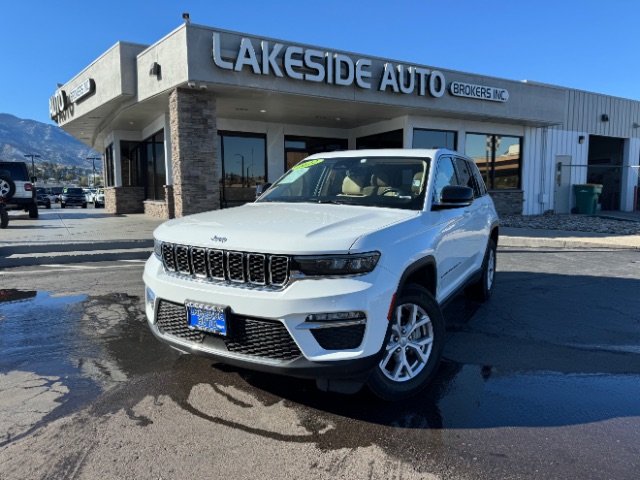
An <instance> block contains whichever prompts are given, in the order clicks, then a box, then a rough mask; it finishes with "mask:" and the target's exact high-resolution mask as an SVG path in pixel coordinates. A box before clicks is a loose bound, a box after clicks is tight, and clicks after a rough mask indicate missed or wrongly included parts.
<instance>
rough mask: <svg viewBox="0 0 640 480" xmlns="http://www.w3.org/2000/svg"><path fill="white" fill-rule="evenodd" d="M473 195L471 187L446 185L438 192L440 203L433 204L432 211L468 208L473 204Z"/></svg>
mask: <svg viewBox="0 0 640 480" xmlns="http://www.w3.org/2000/svg"><path fill="white" fill-rule="evenodd" d="M473 199H474V194H473V189H472V188H471V187H462V186H459V185H447V186H446V187H444V188H443V189H442V192H440V202H439V203H435V204H433V207H432V208H433V210H442V209H444V208H461V207H468V206H469V205H471V204H472V203H473Z"/></svg>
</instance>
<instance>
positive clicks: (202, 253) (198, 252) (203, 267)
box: [191, 247, 209, 278]
mask: <svg viewBox="0 0 640 480" xmlns="http://www.w3.org/2000/svg"><path fill="white" fill-rule="evenodd" d="M206 253H207V251H206V250H205V249H204V248H198V247H192V248H191V266H192V268H193V274H194V275H195V276H196V277H198V278H207V277H208V276H209V274H208V273H207V255H206Z"/></svg>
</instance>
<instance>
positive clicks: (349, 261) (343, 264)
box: [291, 252, 380, 276]
mask: <svg viewBox="0 0 640 480" xmlns="http://www.w3.org/2000/svg"><path fill="white" fill-rule="evenodd" d="M379 259H380V252H369V253H357V254H354V255H326V256H325V255H323V256H317V257H293V263H292V265H291V269H292V270H293V273H294V274H295V271H298V272H300V273H302V274H304V275H310V276H320V275H355V274H358V273H368V272H370V271H372V270H373V269H374V268H375V267H376V265H377V264H378V260H379Z"/></svg>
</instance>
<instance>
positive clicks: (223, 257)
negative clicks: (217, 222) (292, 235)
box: [161, 242, 290, 288]
mask: <svg viewBox="0 0 640 480" xmlns="http://www.w3.org/2000/svg"><path fill="white" fill-rule="evenodd" d="M161 250H162V263H163V265H164V268H165V270H166V271H168V272H171V273H172V274H174V275H176V276H178V277H187V278H190V279H194V280H198V281H203V282H211V283H223V282H227V283H232V284H235V285H238V286H242V285H244V286H245V287H246V288H261V287H265V288H273V287H276V288H282V287H284V286H285V285H286V284H287V282H288V281H289V275H290V260H289V257H287V256H286V255H268V254H264V253H246V252H236V251H228V250H218V249H215V248H205V247H195V246H188V245H180V244H172V243H168V242H163V243H162V247H161Z"/></svg>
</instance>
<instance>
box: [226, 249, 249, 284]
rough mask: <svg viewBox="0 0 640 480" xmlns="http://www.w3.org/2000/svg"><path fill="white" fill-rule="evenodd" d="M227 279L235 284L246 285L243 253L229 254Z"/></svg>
mask: <svg viewBox="0 0 640 480" xmlns="http://www.w3.org/2000/svg"><path fill="white" fill-rule="evenodd" d="M227 278H228V279H229V280H231V281H232V282H235V283H245V282H246V281H247V280H246V277H245V274H244V254H243V253H242V252H227Z"/></svg>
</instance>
